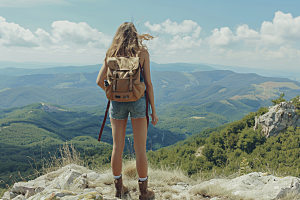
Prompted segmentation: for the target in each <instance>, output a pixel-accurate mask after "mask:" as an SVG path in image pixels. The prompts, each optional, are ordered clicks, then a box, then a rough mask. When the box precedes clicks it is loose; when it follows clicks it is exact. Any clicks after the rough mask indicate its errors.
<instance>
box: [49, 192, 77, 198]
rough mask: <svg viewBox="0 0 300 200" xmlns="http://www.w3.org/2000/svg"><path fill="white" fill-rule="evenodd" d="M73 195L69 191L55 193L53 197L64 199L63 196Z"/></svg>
mask: <svg viewBox="0 0 300 200" xmlns="http://www.w3.org/2000/svg"><path fill="white" fill-rule="evenodd" d="M74 195H75V194H74V193H72V192H70V191H60V192H57V193H55V195H54V196H56V197H64V196H74Z"/></svg>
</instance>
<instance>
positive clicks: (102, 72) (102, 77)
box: [96, 61, 107, 91]
mask: <svg viewBox="0 0 300 200" xmlns="http://www.w3.org/2000/svg"><path fill="white" fill-rule="evenodd" d="M106 73H107V67H106V62H105V61H104V62H103V65H102V67H101V69H100V71H99V74H98V77H97V80H96V83H97V85H99V86H100V87H101V88H102V89H103V90H104V91H105V86H104V80H105V79H106Z"/></svg>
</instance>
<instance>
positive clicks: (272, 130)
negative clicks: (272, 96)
mask: <svg viewBox="0 0 300 200" xmlns="http://www.w3.org/2000/svg"><path fill="white" fill-rule="evenodd" d="M258 125H261V126H262V131H263V132H264V134H265V136H266V137H269V136H274V135H278V133H280V132H281V131H283V130H285V129H286V128H287V127H288V126H294V127H296V126H300V116H299V115H298V114H297V113H296V108H295V106H294V105H292V104H291V103H288V102H281V103H280V104H277V105H275V106H271V107H270V108H269V112H267V113H266V114H264V115H262V116H259V117H256V116H255V126H254V130H256V129H257V128H258Z"/></svg>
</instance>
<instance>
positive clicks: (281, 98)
mask: <svg viewBox="0 0 300 200" xmlns="http://www.w3.org/2000/svg"><path fill="white" fill-rule="evenodd" d="M283 97H284V93H281V94H280V96H279V98H278V99H274V100H271V102H272V103H273V106H275V105H277V104H280V103H281V102H285V99H284V98H283Z"/></svg>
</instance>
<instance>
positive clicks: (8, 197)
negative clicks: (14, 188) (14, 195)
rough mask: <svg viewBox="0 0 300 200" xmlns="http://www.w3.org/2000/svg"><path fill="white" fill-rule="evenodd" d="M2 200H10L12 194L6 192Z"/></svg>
mask: <svg viewBox="0 0 300 200" xmlns="http://www.w3.org/2000/svg"><path fill="white" fill-rule="evenodd" d="M2 200H10V192H9V191H6V192H4V194H3V197H2Z"/></svg>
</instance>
